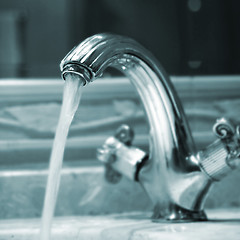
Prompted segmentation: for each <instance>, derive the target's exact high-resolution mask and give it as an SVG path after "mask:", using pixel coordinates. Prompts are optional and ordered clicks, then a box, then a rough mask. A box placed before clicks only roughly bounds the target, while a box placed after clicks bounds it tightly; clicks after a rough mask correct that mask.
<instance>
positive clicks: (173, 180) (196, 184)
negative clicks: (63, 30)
mask: <svg viewBox="0 0 240 240" xmlns="http://www.w3.org/2000/svg"><path fill="white" fill-rule="evenodd" d="M109 66H111V67H114V68H116V69H118V70H120V71H121V72H123V73H124V74H125V75H126V76H127V77H128V78H129V79H130V80H131V82H132V84H133V85H134V86H135V87H136V89H137V92H138V94H139V96H140V98H141V100H142V102H143V105H144V108H145V112H146V115H147V118H148V122H149V127H150V141H149V144H150V148H149V149H150V154H149V160H148V161H146V163H145V164H144V166H143V167H142V168H141V169H140V172H139V181H140V183H141V184H142V185H143V187H144V189H145V190H146V192H147V193H148V195H149V196H150V198H151V199H152V201H153V203H154V204H155V205H156V208H155V209H156V212H155V216H156V217H157V218H158V217H159V218H161V217H164V218H169V219H174V218H176V219H184V218H188V217H189V215H188V214H189V213H191V212H192V213H193V215H194V216H195V218H197V219H202V218H205V216H204V214H203V213H202V202H203V201H202V200H203V199H204V198H205V195H206V192H207V189H208V188H209V186H210V180H209V178H207V177H206V176H205V175H204V174H203V173H202V172H201V170H200V168H199V164H198V162H197V161H196V160H195V158H191V157H188V156H191V155H193V154H194V153H195V146H194V143H193V140H192V136H191V132H190V130H189V127H188V124H187V121H186V117H185V114H184V112H183V109H182V106H181V104H180V101H179V99H178V97H177V94H176V92H175V90H174V88H173V86H172V84H171V82H170V80H169V78H168V76H167V74H166V73H165V71H164V69H163V68H162V66H161V65H160V64H159V63H158V61H157V60H156V59H155V58H154V57H153V56H152V55H151V53H150V52H149V51H147V50H146V49H144V48H143V47H142V46H141V45H139V44H138V43H137V42H135V41H134V40H132V39H130V38H126V37H122V36H118V35H112V34H98V35H95V36H93V37H90V38H88V39H86V40H85V41H84V42H82V43H81V44H80V45H78V46H77V47H75V48H74V49H73V50H72V51H71V52H69V54H67V56H66V57H65V58H64V59H63V60H62V62H61V65H60V67H61V71H62V77H63V78H64V79H65V76H66V74H68V73H71V74H78V75H80V76H82V78H83V79H84V80H85V83H88V82H90V81H93V80H94V79H95V78H98V77H100V76H101V75H102V73H103V72H104V70H105V69H106V68H107V67H109ZM181 213H183V214H181ZM198 213H199V214H198Z"/></svg>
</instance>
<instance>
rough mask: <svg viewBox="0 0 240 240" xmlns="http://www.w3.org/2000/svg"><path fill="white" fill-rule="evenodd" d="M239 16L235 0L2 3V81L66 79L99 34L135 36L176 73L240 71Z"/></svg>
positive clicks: (239, 6) (239, 5)
mask: <svg viewBox="0 0 240 240" xmlns="http://www.w3.org/2000/svg"><path fill="white" fill-rule="evenodd" d="M239 13H240V1H237V0H228V1H226V0H211V1H209V0H168V1H163V0H51V1H47V0H38V1H37V0H31V1H30V0H25V1H18V0H1V2H0V77H2V78H3V77H6V78H9V77H10V78H11V77H60V71H59V62H60V61H61V59H62V58H63V57H64V56H65V55H66V54H67V52H68V51H69V50H70V49H72V48H73V46H74V45H76V44H78V43H79V42H81V41H82V40H84V39H85V38H86V37H89V36H91V35H93V34H96V33H100V32H112V33H117V34H122V35H126V36H129V37H132V38H134V39H135V40H137V41H138V42H140V43H141V44H142V45H144V46H145V47H146V48H148V49H149V50H150V51H151V52H152V53H153V54H154V55H155V56H156V57H157V58H158V60H159V61H160V62H161V64H162V65H163V67H164V68H165V69H166V70H167V72H168V73H169V74H170V75H223V74H239V73H240V46H239V42H240V31H239V26H240V14H239Z"/></svg>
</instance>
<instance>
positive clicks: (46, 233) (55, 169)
mask: <svg viewBox="0 0 240 240" xmlns="http://www.w3.org/2000/svg"><path fill="white" fill-rule="evenodd" d="M82 86H83V81H82V79H80V77H79V76H77V75H71V74H68V75H67V76H66V81H65V83H64V91H63V101H62V108H61V113H60V117H59V122H58V126H57V130H56V134H55V138H54V142H53V148H52V153H51V158H50V166H49V175H48V181H47V188H46V193H45V200H44V207H43V212H42V222H41V230H40V240H50V237H51V225H52V219H53V216H54V210H55V205H56V200H57V196H58V189H59V184H60V176H61V168H62V162H63V155H64V149H65V144H66V140H67V135H68V131H69V128H70V125H71V122H72V119H73V117H74V115H75V113H76V111H77V108H78V105H79V102H80V99H81V95H82Z"/></svg>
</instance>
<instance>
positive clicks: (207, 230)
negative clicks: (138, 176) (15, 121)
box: [0, 209, 240, 240]
mask: <svg viewBox="0 0 240 240" xmlns="http://www.w3.org/2000/svg"><path fill="white" fill-rule="evenodd" d="M207 214H208V217H209V221H206V222H191V223H168V222H162V223H153V222H152V221H151V220H150V218H149V217H150V213H145V212H144V213H143V212H133V213H122V214H112V215H104V216H80V217H79V216H78V217H61V218H56V219H55V220H54V223H53V227H52V240H55V239H58V240H63V239H64V240H67V239H71V240H75V239H76V240H77V239H81V240H83V239H88V240H90V239H101V240H103V239H104V240H108V239H109V240H110V239H111V240H115V239H116V240H118V239H121V240H124V239H128V240H151V239H154V240H158V239H159V240H160V239H165V240H172V239H177V240H181V239H184V240H185V239H186V240H188V239H191V240H192V239H195V240H198V239H204V240H208V239H211V240H214V239H216V240H221V239H224V240H225V239H228V240H238V239H240V209H217V210H216V209H215V210H208V211H207ZM39 225H40V221H39V219H26V220H2V221H0V239H4V240H8V239H17V240H20V239H21V240H22V239H25V240H27V239H32V240H33V239H38V231H39V230H38V229H39Z"/></svg>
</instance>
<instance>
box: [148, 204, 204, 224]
mask: <svg viewBox="0 0 240 240" xmlns="http://www.w3.org/2000/svg"><path fill="white" fill-rule="evenodd" d="M207 220H208V219H207V215H206V213H205V212H204V211H203V210H201V211H190V210H187V209H185V208H182V207H180V206H178V205H175V204H172V205H171V206H170V207H169V209H168V210H167V211H166V210H163V209H162V207H161V206H159V205H156V206H155V208H154V213H153V215H152V221H153V222H166V221H168V222H169V221H171V222H176V223H177V222H194V221H196V222H197V221H207Z"/></svg>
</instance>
